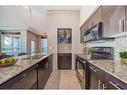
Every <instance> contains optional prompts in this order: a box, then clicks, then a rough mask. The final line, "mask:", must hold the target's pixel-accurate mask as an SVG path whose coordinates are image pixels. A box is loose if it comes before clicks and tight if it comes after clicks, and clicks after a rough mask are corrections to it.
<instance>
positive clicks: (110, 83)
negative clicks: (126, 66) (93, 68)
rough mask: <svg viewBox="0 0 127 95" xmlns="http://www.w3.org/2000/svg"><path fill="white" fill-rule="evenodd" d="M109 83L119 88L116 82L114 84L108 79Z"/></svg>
mask: <svg viewBox="0 0 127 95" xmlns="http://www.w3.org/2000/svg"><path fill="white" fill-rule="evenodd" d="M109 83H110V84H111V85H113V86H114V87H116V88H117V89H121V88H120V87H118V84H115V83H113V82H112V81H109Z"/></svg>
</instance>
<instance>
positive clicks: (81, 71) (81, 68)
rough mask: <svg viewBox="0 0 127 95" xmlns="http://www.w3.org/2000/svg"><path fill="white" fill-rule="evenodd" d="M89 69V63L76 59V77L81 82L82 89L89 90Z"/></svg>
mask: <svg viewBox="0 0 127 95" xmlns="http://www.w3.org/2000/svg"><path fill="white" fill-rule="evenodd" d="M86 67H87V62H86V61H84V60H82V59H81V58H79V57H78V56H77V57H76V76H77V78H78V80H79V83H80V86H81V87H82V89H88V87H89V85H88V82H87V81H88V78H89V77H88V74H87V72H88V68H86Z"/></svg>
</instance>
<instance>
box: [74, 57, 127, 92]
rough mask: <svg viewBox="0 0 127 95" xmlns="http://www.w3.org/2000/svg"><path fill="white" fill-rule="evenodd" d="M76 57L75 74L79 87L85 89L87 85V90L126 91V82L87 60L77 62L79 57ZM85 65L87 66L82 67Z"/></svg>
mask: <svg viewBox="0 0 127 95" xmlns="http://www.w3.org/2000/svg"><path fill="white" fill-rule="evenodd" d="M78 57H79V58H78ZM78 57H76V74H77V78H78V79H80V83H81V86H83V87H85V85H86V84H87V85H88V89H110V90H113V89H127V83H126V82H124V81H122V80H121V79H118V78H117V77H115V76H114V75H111V74H110V73H108V72H106V71H104V70H103V69H101V68H99V66H96V65H94V63H90V62H89V60H85V59H82V60H79V59H80V56H78ZM77 58H78V60H77ZM86 63H87V64H88V65H84V64H86ZM85 70H87V75H85V76H84V72H86V71H85ZM82 76H83V78H82ZM85 80H86V81H85ZM87 80H88V81H87ZM85 89H87V88H85Z"/></svg>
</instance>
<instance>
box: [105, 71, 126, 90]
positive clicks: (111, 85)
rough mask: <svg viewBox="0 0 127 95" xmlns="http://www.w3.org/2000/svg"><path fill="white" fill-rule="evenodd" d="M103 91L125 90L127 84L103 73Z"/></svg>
mask: <svg viewBox="0 0 127 95" xmlns="http://www.w3.org/2000/svg"><path fill="white" fill-rule="evenodd" d="M103 89H127V84H126V83H124V82H123V81H121V80H119V79H117V78H116V77H114V76H112V75H110V74H108V73H106V72H105V73H104V83H103Z"/></svg>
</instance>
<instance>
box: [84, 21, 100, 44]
mask: <svg viewBox="0 0 127 95" xmlns="http://www.w3.org/2000/svg"><path fill="white" fill-rule="evenodd" d="M101 39H102V22H98V23H97V24H96V25H95V26H93V27H92V28H90V29H89V30H87V31H86V32H84V39H83V40H84V42H88V41H95V40H101Z"/></svg>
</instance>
